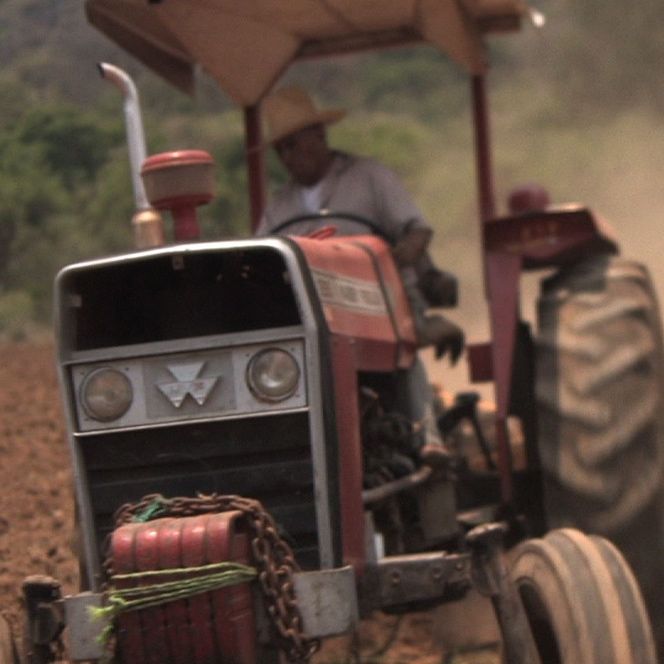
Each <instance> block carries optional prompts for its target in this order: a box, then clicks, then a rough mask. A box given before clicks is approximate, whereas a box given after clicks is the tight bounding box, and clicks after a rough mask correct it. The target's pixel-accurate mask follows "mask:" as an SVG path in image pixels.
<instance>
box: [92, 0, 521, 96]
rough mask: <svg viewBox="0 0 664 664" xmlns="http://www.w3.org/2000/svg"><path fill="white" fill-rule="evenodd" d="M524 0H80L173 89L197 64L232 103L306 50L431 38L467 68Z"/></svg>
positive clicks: (516, 19) (515, 22)
mask: <svg viewBox="0 0 664 664" xmlns="http://www.w3.org/2000/svg"><path fill="white" fill-rule="evenodd" d="M525 3H526V0H86V12H87V15H88V19H89V21H90V22H91V23H92V24H93V25H94V26H95V27H97V28H98V29H99V30H100V31H101V32H103V33H104V34H106V35H107V36H108V37H109V38H110V39H112V40H113V41H114V42H116V43H117V44H118V45H120V46H121V47H122V48H123V49H125V50H126V51H128V52H129V53H131V54H132V55H134V56H135V57H137V58H138V59H139V60H141V61H142V62H143V63H144V64H145V65H147V66H148V67H150V68H151V69H153V70H154V71H155V72H157V73H158V74H160V75H161V76H163V77H164V78H165V79H167V80H168V81H169V82H170V83H172V84H173V85H175V86H176V87H178V88H180V89H182V90H184V91H186V92H190V93H191V92H192V91H193V88H194V75H195V68H196V65H200V66H201V67H202V68H203V69H204V70H205V71H207V72H208V73H209V74H210V75H211V76H212V77H213V78H214V79H215V80H216V81H217V83H218V84H219V85H220V86H221V88H222V89H223V90H225V91H226V92H227V93H228V94H229V95H230V96H231V97H232V98H233V99H234V100H235V101H236V102H237V103H239V104H241V105H245V106H246V105H251V104H254V103H256V102H257V101H258V100H259V99H260V98H261V97H262V96H263V95H264V94H265V93H266V92H267V91H268V90H269V89H270V87H271V86H272V84H273V83H274V81H275V80H276V79H277V78H278V77H279V76H280V75H281V74H282V72H283V71H284V70H285V69H286V68H287V67H288V65H289V64H290V63H291V62H292V61H294V60H296V59H298V58H305V57H312V56H322V55H331V54H339V53H347V52H352V51H358V50H363V49H374V48H381V47H384V46H392V45H398V44H406V43H410V42H421V41H423V42H428V43H430V44H432V45H433V46H435V47H436V48H437V49H439V50H440V51H442V52H443V53H445V54H447V55H449V56H450V57H451V58H453V59H454V60H455V61H457V62H458V63H460V64H461V65H462V66H464V67H465V68H466V69H467V70H468V71H470V72H472V73H480V72H482V71H483V70H484V68H485V67H486V53H485V48H484V44H483V39H482V38H483V36H484V34H486V33H488V32H492V31H498V30H514V29H517V28H518V27H519V25H520V19H521V17H522V16H523V15H524V13H525V12H526V11H527V7H526V4H525Z"/></svg>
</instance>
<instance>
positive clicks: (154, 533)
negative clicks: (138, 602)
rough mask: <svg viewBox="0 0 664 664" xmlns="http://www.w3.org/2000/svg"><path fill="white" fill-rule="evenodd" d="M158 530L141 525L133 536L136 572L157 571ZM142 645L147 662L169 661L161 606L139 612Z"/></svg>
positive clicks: (145, 582) (164, 618) (145, 583)
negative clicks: (143, 645)
mask: <svg viewBox="0 0 664 664" xmlns="http://www.w3.org/2000/svg"><path fill="white" fill-rule="evenodd" d="M158 566H159V528H158V527H157V526H155V525H154V524H153V523H145V524H141V526H140V527H139V528H138V529H137V532H136V534H135V544H134V568H135V570H136V571H137V572H145V571H149V570H154V569H158ZM152 583H153V580H151V579H150V580H148V579H145V580H144V581H143V582H142V583H141V584H140V585H150V584H152ZM141 624H142V627H143V635H142V637H143V643H144V644H145V652H146V655H147V657H148V661H152V662H166V661H168V660H169V659H170V654H169V652H168V642H167V639H166V614H165V611H164V607H163V606H156V607H154V608H150V609H145V610H143V611H141Z"/></svg>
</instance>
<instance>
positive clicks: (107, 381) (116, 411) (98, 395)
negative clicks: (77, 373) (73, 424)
mask: <svg viewBox="0 0 664 664" xmlns="http://www.w3.org/2000/svg"><path fill="white" fill-rule="evenodd" d="M133 398H134V393H133V390H132V389H131V383H130V382H129V379H128V378H127V376H125V374H123V373H122V372H121V371H118V370H117V369H110V368H108V367H103V368H100V369H95V370H94V371H91V372H90V373H89V374H88V375H87V376H86V377H85V379H84V380H83V383H82V384H81V403H82V404H83V409H84V410H85V412H86V414H87V415H88V416H89V417H91V418H92V419H94V420H98V421H100V422H111V421H112V420H117V419H118V418H119V417H121V416H122V415H124V414H125V413H126V412H127V410H128V409H129V406H130V405H131V402H132V399H133Z"/></svg>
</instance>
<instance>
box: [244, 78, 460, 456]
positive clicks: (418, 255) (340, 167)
mask: <svg viewBox="0 0 664 664" xmlns="http://www.w3.org/2000/svg"><path fill="white" fill-rule="evenodd" d="M263 110H264V114H265V121H266V129H267V143H268V144H271V145H272V146H273V147H274V149H275V151H276V153H277V156H278V157H279V160H280V162H281V163H282V164H283V166H284V167H285V168H286V170H287V171H288V173H289V175H290V181H289V182H288V183H287V184H286V185H285V186H284V187H282V188H281V189H280V190H279V191H277V192H276V193H275V195H274V196H273V197H272V200H271V201H270V202H269V203H268V205H267V208H266V210H265V212H264V214H263V218H262V220H261V223H260V225H259V227H258V229H257V232H256V233H257V235H268V234H272V233H277V234H278V233H284V234H285V233H288V234H294V235H304V234H307V233H310V232H313V231H315V230H316V229H319V228H320V227H322V226H323V225H327V224H329V223H333V224H334V226H335V227H336V232H337V233H338V234H339V235H357V234H366V233H367V232H368V230H369V231H371V232H376V233H379V234H381V235H383V237H384V238H385V239H386V240H387V241H388V242H389V243H390V245H391V247H392V253H393V256H394V259H395V261H396V264H397V266H398V268H399V271H400V274H401V278H402V281H403V284H404V287H405V290H406V293H407V296H408V300H409V302H410V305H411V309H412V312H413V316H414V319H415V328H416V332H417V336H418V343H419V345H420V346H429V345H432V346H434V347H435V349H436V356H437V357H442V356H443V355H445V354H446V353H449V356H450V360H451V361H452V362H456V360H457V359H458V357H459V355H460V354H461V351H462V350H463V341H464V339H463V332H462V331H461V329H460V328H459V327H458V326H457V325H455V324H454V323H452V322H451V321H449V320H447V319H445V318H443V317H442V316H440V315H431V314H427V309H428V307H429V306H430V304H435V303H436V302H435V301H434V302H431V300H432V299H434V300H435V297H434V298H432V297H431V296H430V293H428V292H427V291H426V289H422V288H421V284H422V283H423V279H422V276H423V275H425V274H429V275H430V274H432V272H437V271H436V270H435V268H433V265H432V263H431V260H430V258H429V255H428V253H427V247H428V245H429V243H430V241H431V236H432V235H433V232H432V230H431V228H430V226H429V225H428V224H427V222H426V221H425V220H424V217H423V215H422V213H421V212H420V210H419V209H418V207H417V206H416V205H415V203H414V201H413V200H412V197H411V196H410V194H409V193H408V192H407V191H406V189H405V188H404V186H403V185H402V183H401V182H400V180H399V178H398V177H397V175H396V174H395V173H394V172H393V171H391V170H390V169H388V168H386V167H385V166H383V165H382V164H380V163H378V162H377V161H375V160H373V159H369V158H366V157H358V156H355V155H351V154H349V153H346V152H341V151H338V150H334V149H332V148H331V147H330V146H329V145H328V141H327V132H326V126H327V125H329V124H333V123H335V122H337V121H338V120H340V119H341V118H343V117H344V116H345V111H343V110H341V109H319V108H317V107H316V106H315V104H314V102H313V100H312V99H311V97H310V96H309V95H308V94H307V93H306V92H305V91H304V90H302V89H301V88H298V87H285V88H281V89H280V90H278V91H277V92H275V93H274V94H272V95H271V96H269V97H268V98H267V99H266V100H265V102H264V105H263ZM363 220H367V221H363ZM287 221H289V222H292V223H288V224H285V223H284V222H287ZM368 222H372V223H371V225H369V224H368ZM282 227H283V230H282ZM442 288H443V289H444V288H445V285H442ZM427 296H428V297H427ZM406 373H407V376H406V383H407V392H408V397H407V401H408V402H409V407H408V410H409V411H410V412H409V414H410V416H411V417H412V419H414V420H415V421H416V422H420V423H421V425H422V429H423V434H424V435H423V441H422V447H421V449H420V455H421V457H422V459H423V460H424V461H425V462H426V463H431V464H434V465H436V464H440V463H441V462H442V461H443V460H444V458H446V456H447V454H446V452H445V449H444V445H443V443H442V440H441V438H440V433H439V432H438V429H437V426H436V424H435V420H434V415H433V412H432V408H431V406H430V403H431V389H430V387H429V384H428V381H427V377H426V373H425V371H424V367H423V366H422V364H421V362H420V361H419V360H417V361H416V363H415V365H414V366H413V367H412V368H411V369H410V370H408V371H407V372H406Z"/></svg>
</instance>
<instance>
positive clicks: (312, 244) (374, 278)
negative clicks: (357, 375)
mask: <svg viewBox="0 0 664 664" xmlns="http://www.w3.org/2000/svg"><path fill="white" fill-rule="evenodd" d="M292 239H293V241H295V242H297V244H298V245H299V246H300V248H301V249H302V251H303V252H304V255H305V257H306V260H307V263H308V264H309V267H310V268H311V270H312V274H313V277H314V282H315V283H316V284H317V287H318V289H319V295H320V297H321V305H322V308H323V313H324V315H325V319H326V321H327V324H328V327H329V329H330V332H332V333H333V334H335V335H340V336H343V337H346V338H348V339H352V343H353V344H354V345H355V349H356V351H355V354H356V358H357V370H361V371H391V370H393V369H395V368H396V367H397V366H401V365H400V364H399V359H401V362H402V363H404V362H405V361H406V360H405V359H404V358H406V359H407V358H408V357H410V358H412V357H413V354H414V349H415V339H414V331H413V329H412V318H411V316H410V314H409V307H408V302H407V300H406V296H405V293H404V291H403V286H402V284H401V280H400V278H399V276H398V273H397V272H396V269H395V268H394V264H393V261H392V259H391V257H390V255H389V249H387V245H385V243H384V242H383V241H382V240H380V239H378V238H375V237H374V236H346V237H338V238H337V237H332V238H328V239H324V240H323V239H321V240H317V239H312V238H307V237H293V238H292ZM379 246H381V247H384V250H383V249H381V251H378V249H377V248H378V247H379ZM374 250H376V252H375V254H374ZM374 258H375V259H376V261H377V263H376V262H374ZM377 264H379V265H380V266H381V268H380V273H379V272H378V271H377V267H376V265H377ZM321 275H323V276H324V277H325V279H328V278H329V280H330V281H331V282H333V284H334V286H335V288H334V289H332V291H331V292H330V293H326V292H323V291H322V290H321V287H320V284H319V283H318V282H319V280H320V276H321ZM381 276H382V277H383V278H382V279H381ZM353 284H355V285H357V286H358V289H359V290H362V289H363V288H364V287H366V290H367V291H371V295H372V296H375V297H377V298H378V299H379V306H378V307H372V306H368V307H364V306H362V302H361V299H362V298H361V296H362V293H358V292H354V291H356V290H357V289H355V287H354V285H353ZM346 291H347V292H348V297H347V299H344V297H343V293H344V292H346ZM340 294H341V295H342V297H338V296H339V295H340ZM354 298H355V300H354ZM390 310H391V312H390ZM394 321H399V323H398V328H395V325H394ZM397 333H399V334H403V337H402V338H399V337H398V336H397ZM400 343H401V345H402V347H403V350H402V351H401V358H400V357H399V344H400Z"/></svg>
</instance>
